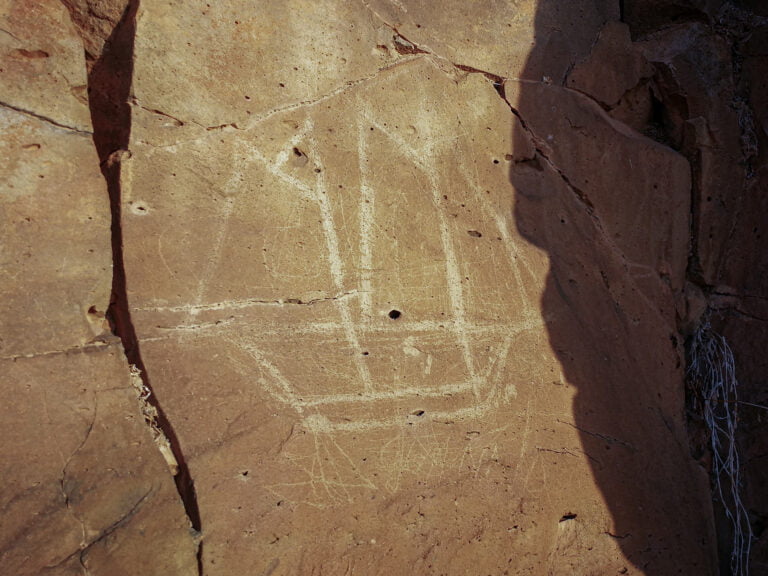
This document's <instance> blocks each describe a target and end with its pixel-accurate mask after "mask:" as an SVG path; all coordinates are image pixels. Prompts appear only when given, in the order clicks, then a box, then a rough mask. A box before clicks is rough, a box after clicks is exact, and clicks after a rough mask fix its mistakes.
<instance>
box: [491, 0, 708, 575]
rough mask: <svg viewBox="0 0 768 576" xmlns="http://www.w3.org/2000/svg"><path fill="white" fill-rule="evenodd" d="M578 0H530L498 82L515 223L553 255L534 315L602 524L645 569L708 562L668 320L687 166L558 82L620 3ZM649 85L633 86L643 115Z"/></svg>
mask: <svg viewBox="0 0 768 576" xmlns="http://www.w3.org/2000/svg"><path fill="white" fill-rule="evenodd" d="M587 4H588V3H577V2H574V3H564V2H559V1H557V0H541V1H540V2H539V4H538V12H537V21H536V37H535V43H534V46H533V48H532V51H531V54H530V57H529V59H528V61H527V65H526V68H525V71H524V72H523V74H521V77H522V78H521V79H520V80H519V81H518V80H510V81H508V83H507V86H506V95H507V98H508V100H509V102H510V105H511V106H512V107H513V108H514V109H515V110H516V112H517V115H518V118H519V120H520V123H519V125H518V127H517V128H516V130H515V133H514V134H513V141H514V146H515V154H514V156H515V157H514V161H513V166H512V168H511V171H510V180H511V183H512V185H513V187H514V189H515V198H516V200H515V202H516V203H515V220H516V225H517V228H518V230H519V231H520V233H521V235H522V236H523V237H524V238H525V239H526V240H527V241H529V242H531V243H532V244H534V245H536V246H538V247H540V248H541V249H543V250H545V251H546V252H547V254H548V257H549V259H550V270H549V275H548V277H547V282H546V288H545V291H544V294H543V297H542V301H541V311H542V315H543V316H544V317H545V318H547V331H548V337H549V341H550V345H551V347H552V349H553V351H554V352H555V354H556V355H557V357H558V359H559V361H560V363H561V365H562V370H563V374H564V375H565V377H566V379H567V381H568V383H569V384H570V385H572V386H575V387H576V388H577V395H576V397H575V400H574V405H573V418H574V421H573V423H572V424H571V425H573V426H574V427H576V428H577V429H578V430H579V434H580V437H581V442H582V445H583V449H584V452H585V453H586V454H587V455H588V456H589V462H590V466H591V468H592V473H593V475H594V480H595V482H596V484H597V486H598V487H599V489H600V490H601V492H602V494H603V496H604V499H605V502H606V505H607V508H608V509H609V511H610V513H611V516H612V519H613V526H612V527H611V528H610V529H609V531H608V532H609V536H610V537H613V538H614V539H616V541H617V542H618V544H619V546H620V548H621V550H622V552H623V554H624V555H625V557H626V558H627V560H629V561H630V562H632V563H633V564H634V566H636V567H637V569H639V570H643V573H644V574H648V575H660V576H661V575H668V574H701V575H704V574H715V573H717V560H716V552H715V542H714V537H713V528H712V511H711V501H710V494H709V488H708V481H707V475H706V472H705V469H704V468H703V467H702V466H700V465H699V464H698V463H697V462H695V461H694V460H693V459H692V458H691V456H690V452H689V447H688V439H687V432H686V428H685V416H684V366H683V364H684V360H683V358H682V356H683V351H682V350H683V348H682V344H683V343H682V339H681V338H680V337H679V336H678V333H677V326H676V313H677V311H676V309H677V308H679V306H680V301H681V299H682V296H683V289H684V282H685V267H686V260H687V251H688V249H687V241H688V233H689V232H688V206H689V204H688V201H689V198H688V199H686V198H685V194H688V195H689V194H690V192H689V190H690V181H689V180H688V178H689V174H688V168H687V162H686V161H685V160H684V159H683V158H682V157H681V156H679V155H677V154H676V153H675V152H674V151H672V150H671V149H669V148H666V147H665V146H663V145H662V144H660V143H659V142H656V141H653V140H651V139H649V138H647V137H645V136H643V135H642V134H640V133H638V132H635V131H633V130H632V129H630V128H629V127H628V126H626V125H625V124H621V123H618V122H616V121H615V120H613V119H612V118H610V117H609V116H608V114H607V113H606V112H605V110H606V109H607V108H608V107H609V106H607V105H606V104H605V103H598V102H597V101H596V100H595V99H594V98H591V97H587V96H585V95H584V94H583V93H582V92H581V91H578V90H576V89H574V86H573V85H572V84H569V82H568V76H569V74H570V73H571V71H572V70H573V69H574V65H575V64H577V63H578V62H579V61H581V60H583V59H584V58H586V56H587V55H588V54H589V53H590V51H592V50H593V47H594V45H595V41H596V40H597V38H598V35H599V33H600V30H601V29H603V27H604V25H605V24H606V23H613V24H611V26H615V25H616V23H618V22H619V21H620V19H621V13H620V10H619V3H618V2H617V3H609V2H606V3H604V5H603V6H600V4H601V3H599V2H598V3H589V4H590V7H589V8H586V9H585V6H587ZM590 10H592V11H593V12H591V13H590ZM619 26H621V25H620V24H619ZM574 29H579V30H581V32H580V33H581V34H584V33H585V32H584V31H587V32H588V33H589V34H591V38H590V39H589V40H586V39H584V38H578V37H576V36H574V35H572V34H571V33H570V32H569V31H570V30H574ZM615 57H616V58H617V59H620V58H621V57H622V54H615ZM597 64H598V66H599V67H602V70H603V71H605V70H606V69H607V68H608V67H610V66H611V65H612V64H611V61H604V62H599V63H597ZM641 75H642V73H641ZM648 81H649V79H648V78H642V79H641V83H640V84H639V86H640V88H637V87H634V88H635V89H637V90H639V91H640V92H641V94H640V97H641V100H642V98H643V97H644V98H645V99H646V100H647V104H648V105H649V108H648V114H649V117H648V118H647V121H648V122H652V120H653V118H652V114H653V110H652V106H651V105H652V101H651V96H650V87H648V86H647V83H648ZM576 88H578V87H576ZM643 91H644V92H643ZM641 104H642V102H641ZM686 182H687V183H688V184H687V187H688V191H687V190H686ZM681 194H682V195H681ZM681 243H682V246H680V244H681ZM576 505H578V503H576Z"/></svg>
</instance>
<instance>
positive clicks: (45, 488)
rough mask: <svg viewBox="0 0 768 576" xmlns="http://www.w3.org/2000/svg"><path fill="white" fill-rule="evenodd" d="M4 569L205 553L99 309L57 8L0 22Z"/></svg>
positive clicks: (86, 133) (91, 179)
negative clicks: (147, 424)
mask: <svg viewBox="0 0 768 576" xmlns="http://www.w3.org/2000/svg"><path fill="white" fill-rule="evenodd" d="M0 28H2V32H0V39H2V45H1V46H2V52H1V53H0V69H1V70H0V77H1V78H2V80H0V122H2V125H3V131H2V138H1V139H0V147H2V150H3V152H2V154H3V164H2V167H0V203H2V208H1V209H0V219H1V220H2V225H0V230H1V231H2V232H0V234H1V235H2V252H1V254H2V256H0V258H2V268H1V269H2V271H3V280H2V282H0V295H1V296H2V298H1V303H0V326H2V340H1V341H0V354H1V355H2V357H1V358H0V372H2V374H3V378H2V383H1V384H0V393H2V395H3V398H4V401H3V416H2V418H0V438H2V442H0V453H1V454H2V457H1V458H0V460H1V461H2V470H1V471H0V476H2V483H1V484H0V509H1V510H2V515H3V520H2V523H1V524H0V526H1V527H0V572H2V573H3V574H18V575H38V574H83V573H91V574H126V575H127V574H137V573H141V574H169V573H174V574H189V573H192V572H194V571H195V570H196V564H197V562H196V555H195V550H196V545H195V539H194V536H193V535H192V534H191V533H190V527H189V523H188V519H187V518H186V516H185V515H184V509H183V507H182V505H181V503H180V501H179V498H178V494H177V492H176V489H175V487H174V485H173V481H172V479H171V476H170V474H169V473H168V468H167V466H166V464H165V461H164V460H163V458H162V457H161V455H160V452H158V448H157V446H156V445H155V443H154V442H153V438H152V436H151V435H150V433H149V430H148V428H147V426H146V424H145V422H144V416H143V415H142V413H141V410H140V405H139V395H140V394H142V392H141V391H140V390H137V389H136V388H135V387H134V385H133V384H132V382H131V379H130V373H129V367H128V365H127V363H126V361H125V357H124V355H123V352H122V348H121V346H120V343H119V340H118V339H117V338H115V337H114V336H113V335H112V334H110V333H109V330H108V325H107V324H106V321H105V319H104V312H105V311H106V309H107V306H108V304H109V295H110V286H111V282H112V265H111V264H112V254H111V248H110V220H111V219H110V212H109V199H108V197H107V194H106V187H105V185H104V180H103V178H102V176H101V173H100V171H99V160H98V156H97V154H96V150H95V148H94V146H93V142H92V139H91V138H92V134H91V123H90V113H89V110H88V102H87V97H86V89H85V86H86V70H85V63H84V59H83V52H82V46H81V44H80V41H79V38H78V37H77V35H76V33H75V31H74V29H73V27H72V24H71V23H70V20H69V15H68V14H67V12H66V10H65V9H64V8H63V7H62V6H61V5H60V4H59V3H58V2H53V1H48V2H38V3H35V5H34V6H33V7H31V6H30V5H29V4H28V3H26V2H10V1H9V2H3V3H2V10H0Z"/></svg>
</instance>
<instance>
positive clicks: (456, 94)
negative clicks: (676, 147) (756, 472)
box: [122, 2, 713, 574]
mask: <svg viewBox="0 0 768 576" xmlns="http://www.w3.org/2000/svg"><path fill="white" fill-rule="evenodd" d="M399 4H400V5H399V7H398V6H396V7H392V6H391V5H389V6H384V5H383V3H371V4H370V5H347V4H344V5H343V9H342V8H341V6H342V5H340V4H338V3H327V4H326V5H324V8H323V11H324V12H325V13H327V14H330V15H331V16H332V17H329V19H328V20H323V21H321V22H320V23H318V24H316V25H310V20H305V19H301V20H299V21H293V20H290V19H288V20H286V19H285V15H286V14H291V13H293V11H292V10H289V11H287V12H286V11H284V10H283V9H282V8H281V9H280V10H274V9H271V8H268V7H263V8H261V9H260V10H261V11H260V12H258V11H252V12H249V13H248V14H244V13H238V14H235V13H231V12H229V11H228V10H224V9H222V8H217V7H211V8H210V9H209V8H208V7H207V6H206V7H201V8H195V7H192V6H190V7H188V8H184V9H181V10H180V9H179V8H178V7H177V6H174V7H173V9H172V8H171V7H170V5H169V4H168V5H166V4H164V3H156V4H152V5H147V6H146V7H141V8H140V10H139V13H138V16H137V32H136V33H137V40H136V55H135V63H136V67H135V77H134V78H135V80H134V87H133V92H134V96H135V101H134V107H133V114H134V119H135V123H134V127H133V131H132V134H131V142H130V149H131V153H132V155H131V158H130V159H129V160H126V161H125V162H124V163H123V173H122V183H123V213H124V219H123V234H124V240H125V262H126V278H127V280H128V284H127V288H128V300H129V302H130V304H131V313H132V317H133V322H134V325H135V327H136V331H137V336H138V339H139V341H140V342H141V346H142V357H143V359H144V362H145V365H146V367H147V370H148V372H149V374H150V378H151V381H152V383H153V384H152V385H153V388H154V390H155V392H156V393H157V394H158V396H159V397H161V398H163V403H164V406H165V407H166V411H167V413H168V416H169V419H170V420H171V421H173V422H174V423H175V428H176V432H177V433H178V436H179V441H180V443H181V445H182V446H183V447H184V452H185V454H186V457H187V462H188V464H189V467H190V473H191V476H192V477H193V478H194V479H195V487H196V492H197V496H198V503H199V506H200V513H201V521H202V529H203V533H204V552H203V565H204V568H205V572H206V573H207V574H216V573H221V574H225V573H229V572H231V571H233V570H234V571H238V572H239V571H243V570H246V569H247V568H248V567H250V568H251V569H255V570H256V571H257V572H258V571H263V572H270V571H277V572H279V573H286V574H291V573H297V574H298V573H310V572H312V571H323V572H330V573H343V572H344V571H352V572H353V573H381V574H385V573H397V572H402V571H404V570H408V569H411V568H412V569H413V570H415V571H416V572H417V573H446V574H450V573H463V572H466V571H470V572H474V571H480V572H489V573H498V574H501V573H505V571H506V573H516V574H521V573H542V574H543V573H558V574H559V573H563V574H565V573H594V572H600V573H610V572H620V571H622V570H624V571H625V572H632V571H634V570H636V569H637V568H635V567H639V566H643V565H645V566H650V567H651V568H648V569H649V570H651V571H656V572H657V573H665V571H670V570H672V569H673V567H684V570H688V571H698V572H705V571H706V570H707V568H706V567H707V566H711V565H713V560H712V556H711V554H710V552H709V550H711V546H712V544H713V538H712V536H711V533H710V528H708V526H709V523H708V522H709V521H708V519H707V518H708V515H707V512H706V506H705V507H703V508H702V505H701V503H702V500H701V499H699V498H703V499H704V501H706V498H707V486H706V478H705V475H704V474H703V473H702V472H700V471H698V469H697V467H696V465H695V464H694V463H693V462H692V460H690V457H689V456H688V449H687V441H686V435H685V429H684V426H683V423H682V410H683V395H682V390H681V389H680V388H679V387H678V388H677V391H676V392H675V384H674V383H675V382H680V381H681V380H682V366H681V363H680V358H679V355H680V354H681V353H682V349H681V347H680V346H679V344H678V345H675V344H674V343H671V342H670V336H671V335H673V333H674V331H675V326H674V318H675V302H676V299H679V298H680V296H681V294H682V289H683V285H684V279H685V266H686V257H687V238H688V217H687V210H688V209H687V206H688V202H689V198H690V196H689V189H690V171H689V168H688V164H687V162H686V161H685V159H684V158H683V157H682V156H680V155H679V154H676V153H675V152H673V151H671V150H670V149H669V148H666V147H663V146H661V145H659V144H657V143H655V142H653V141H652V140H649V139H647V138H645V137H643V136H640V135H638V134H636V133H634V132H632V131H631V130H630V129H629V128H627V127H626V126H624V125H621V124H619V123H617V122H616V121H614V120H612V119H611V118H610V117H609V116H608V115H607V114H606V113H605V112H604V111H603V110H602V109H601V108H600V106H599V105H598V104H597V103H595V102H594V101H593V100H591V99H590V98H588V97H587V96H584V95H582V94H579V93H577V92H575V91H572V90H568V89H566V88H563V87H561V86H559V84H560V83H561V82H562V81H563V80H564V79H565V76H566V74H567V70H568V68H569V61H570V62H571V63H576V62H581V61H587V60H586V59H587V58H588V57H589V56H590V54H591V53H592V47H591V45H592V42H593V41H594V39H595V38H597V37H598V36H599V34H600V32H601V30H602V29H603V22H604V21H605V20H606V19H608V18H610V17H611V16H612V14H613V13H612V11H611V10H609V9H606V10H604V11H603V12H600V11H596V10H597V8H594V7H590V8H587V5H586V4H585V5H584V6H581V5H579V6H573V7H571V8H569V9H568V10H565V11H564V12H565V14H560V13H558V11H557V10H555V9H554V8H553V7H551V6H550V7H547V6H544V7H542V9H541V13H539V14H536V13H535V10H534V6H533V4H531V5H528V6H527V7H526V9H525V10H519V9H518V10H516V11H512V9H511V8H509V10H510V14H512V12H514V14H515V17H514V18H512V17H511V16H510V23H514V22H517V23H518V24H516V25H519V26H523V27H525V28H527V30H529V32H530V31H531V29H532V27H533V28H535V30H536V38H535V40H536V42H535V45H534V48H533V50H531V46H530V45H526V44H525V43H521V42H520V39H521V36H520V34H519V33H517V31H516V29H515V27H514V26H511V27H506V26H503V25H502V24H500V23H501V22H505V20H504V19H503V18H499V19H497V20H496V19H494V20H491V19H490V18H481V17H478V16H473V18H475V19H476V22H477V28H475V29H473V31H472V34H474V35H476V36H472V35H471V34H467V35H466V36H465V37H464V40H462V41H461V42H458V43H455V44H450V45H449V43H448V39H449V38H452V37H453V36H452V35H453V31H452V28H451V26H453V25H455V24H454V23H458V22H462V21H466V19H467V18H466V15H464V17H462V12H461V10H462V8H460V7H459V6H457V7H456V8H455V9H453V8H451V9H448V10H445V11H442V12H440V13H436V12H435V11H434V10H429V8H428V6H427V5H426V4H423V5H422V4H419V3H408V2H403V3H399ZM590 6H591V5H590ZM171 10H172V11H173V15H174V17H173V19H171V18H170V17H169V16H167V14H169V11H171ZM339 10H343V11H344V12H343V17H342V16H341V15H339V14H338V11H339ZM575 14H581V15H580V17H579V18H578V19H577V21H576V22H578V24H576V23H573V22H572V23H571V24H569V25H570V26H573V27H574V29H577V30H578V34H576V35H566V34H565V33H561V31H557V32H551V33H547V31H546V30H547V28H546V27H545V26H544V25H542V26H541V27H539V26H536V25H535V24H532V23H535V21H536V20H537V19H544V20H545V21H546V22H549V23H552V22H554V21H555V20H557V18H562V20H561V22H562V23H563V24H564V25H565V23H566V22H567V19H566V17H570V16H573V15H575ZM201 16H203V17H202V18H201ZM331 21H335V22H339V21H343V22H345V23H346V25H345V26H330V25H329V24H328V22H331ZM179 22H181V23H186V25H189V26H192V27H193V29H195V30H199V31H200V32H199V33H197V34H195V35H192V36H191V37H193V38H198V37H200V38H205V41H206V42H207V43H208V44H213V45H216V46H217V52H216V55H215V57H214V56H213V55H208V54H207V53H205V52H199V51H198V52H195V54H196V57H195V58H190V59H182V58H181V57H177V56H173V54H175V51H177V50H190V49H191V50H195V46H194V45H193V46H187V47H186V48H184V47H183V46H180V45H178V46H176V45H174V46H169V45H168V43H167V41H166V38H167V37H168V36H169V34H170V33H171V32H170V27H175V26H177V25H178V23H179ZM278 22H279V24H280V25H278V24H277V23H278ZM521 23H522V24H521ZM297 26H298V27H299V28H296V27H297ZM488 26H491V27H498V30H497V32H500V33H501V32H503V33H504V34H507V35H509V36H510V38H514V39H515V42H510V43H509V44H505V45H504V50H505V54H506V55H507V57H506V60H504V64H503V65H502V64H501V62H502V58H501V55H500V54H498V53H495V52H494V51H493V50H490V51H488V50H485V49H484V47H485V46H489V44H481V43H480V41H479V40H478V38H479V37H482V36H483V35H485V34H487V30H488V29H487V28H486V27H488ZM265 29H268V30H269V33H266V32H265V31H264V30H265ZM494 30H496V28H494ZM281 35H286V36H288V35H290V36H291V38H293V42H292V43H291V45H290V49H289V50H286V51H280V52H274V51H272V52H269V54H270V57H269V58H264V57H263V54H264V53H265V52H264V50H265V48H264V44H263V42H262V40H261V38H262V37H264V38H267V37H269V38H274V40H273V41H274V42H277V43H279V42H280V38H281ZM529 37H530V36H529ZM244 38H259V40H258V41H257V42H256V43H255V44H245V46H249V47H250V49H247V50H244V49H243V47H244V44H243V42H244V40H243V39H244ZM622 38H623V40H622V41H623V42H624V43H625V44H626V43H628V39H627V38H626V36H623V37H622ZM320 46H334V48H333V49H319V48H318V47H320ZM490 46H495V47H496V48H495V49H496V50H499V46H502V44H490ZM536 46H539V49H538V50H537V49H536ZM165 50H170V55H169V59H168V60H167V62H169V63H171V64H170V65H171V66H172V69H171V70H172V73H170V74H169V73H168V71H169V69H168V68H167V66H166V65H165V64H164V63H163V61H162V60H158V59H157V58H156V57H155V55H156V54H157V53H158V52H162V51H165ZM558 50H559V51H561V52H558ZM558 53H567V54H568V60H567V61H565V60H563V59H561V58H557V54H558ZM632 54H634V56H632V57H633V58H635V59H637V61H638V62H641V63H642V62H644V61H643V60H642V56H640V55H639V53H638V52H633V53H632ZM593 57H594V58H599V57H600V55H599V54H597V55H596V56H594V55H593ZM603 57H604V56H603ZM222 62H225V63H227V65H226V66H222V65H221V63H222ZM510 66H512V67H510ZM647 74H648V65H647V64H642V65H641V66H640V67H639V68H638V72H637V73H636V74H635V76H634V77H630V78H629V79H628V80H625V79H617V80H616V81H615V86H616V88H615V90H618V92H615V94H617V95H618V96H621V93H622V92H623V91H624V90H626V89H629V88H631V87H632V86H631V85H632V84H634V83H637V82H639V81H640V80H641V79H642V78H643V77H644V76H645V75H647ZM510 76H517V77H522V78H529V80H507V81H506V82H504V78H507V77H510ZM577 76H578V74H576V76H575V77H577ZM553 79H554V80H553ZM257 82H258V83H259V86H260V89H258V90H256V85H257ZM191 86H194V87H195V89H194V90H192V89H191ZM583 88H584V90H585V91H588V90H589V89H590V88H589V85H585V86H584V87H583ZM618 96H611V97H610V98H609V99H610V100H611V101H615V100H618ZM597 167H599V169H596V168H597ZM510 173H511V174H512V181H511V182H510ZM661 174H663V175H664V178H660V177H659V175H661ZM619 180H621V182H622V185H621V186H620V188H619V187H617V185H616V183H617V181H619ZM537 202H538V204H537ZM550 219H551V220H550ZM542 248H543V250H542ZM558 286H559V288H558ZM558 290H559V291H558ZM593 318H594V319H598V318H599V319H600V320H599V322H600V324H601V326H600V328H599V329H597V328H595V330H594V331H592V329H591V328H587V326H590V325H592V322H593V320H592V319H593ZM625 337H626V338H628V339H629V342H633V343H639V342H643V343H654V344H653V345H652V347H651V348H646V349H645V350H642V348H640V349H638V348H636V347H635V345H634V344H629V343H628V344H627V345H626V346H622V345H621V344H620V342H622V341H623V339H624V338H625ZM577 342H578V344H577ZM601 365H602V366H601ZM203 422H204V424H202V423H203ZM659 452H661V453H664V454H665V458H664V459H663V461H661V462H659V461H658V459H657V454H658V453H659ZM649 467H654V469H655V470H656V471H657V473H656V474H655V475H654V476H653V477H648V478H644V477H643V473H644V472H645V471H646V470H648V469H649ZM574 479H576V481H574ZM592 479H594V480H592ZM595 480H596V482H595ZM659 485H667V486H681V485H685V486H687V487H688V490H690V492H689V494H698V495H699V497H696V496H693V497H692V498H690V499H688V498H683V499H681V498H680V497H679V495H678V494H677V492H676V491H672V492H668V493H667V494H666V495H665V494H664V493H663V492H662V493H660V490H659V489H658V486H659ZM672 510H674V512H671V511H672ZM691 526H696V528H695V529H691ZM318 540H319V541H318ZM702 542H703V544H702Z"/></svg>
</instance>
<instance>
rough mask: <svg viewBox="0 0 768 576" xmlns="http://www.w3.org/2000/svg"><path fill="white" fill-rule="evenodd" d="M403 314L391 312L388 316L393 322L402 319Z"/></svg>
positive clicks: (398, 311)
mask: <svg viewBox="0 0 768 576" xmlns="http://www.w3.org/2000/svg"><path fill="white" fill-rule="evenodd" d="M402 314H403V313H402V312H400V310H390V311H389V314H387V316H389V317H390V318H392V320H397V319H398V318H400V316H402Z"/></svg>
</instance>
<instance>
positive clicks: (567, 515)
mask: <svg viewBox="0 0 768 576" xmlns="http://www.w3.org/2000/svg"><path fill="white" fill-rule="evenodd" d="M576 516H577V515H576V514H573V513H571V512H569V513H568V514H563V517H562V518H560V522H565V521H566V520H573V519H574V518H576Z"/></svg>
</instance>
